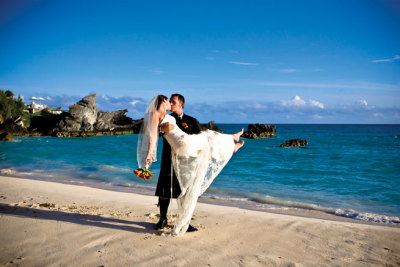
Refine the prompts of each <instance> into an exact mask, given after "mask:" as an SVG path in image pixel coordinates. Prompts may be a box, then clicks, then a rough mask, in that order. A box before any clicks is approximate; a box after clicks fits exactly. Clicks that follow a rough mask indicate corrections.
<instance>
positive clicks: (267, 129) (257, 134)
mask: <svg viewBox="0 0 400 267" xmlns="http://www.w3.org/2000/svg"><path fill="white" fill-rule="evenodd" d="M275 133H276V126H275V125H271V124H260V123H256V124H249V125H248V126H247V131H246V132H244V133H243V135H242V137H243V138H248V139H255V138H263V137H271V136H274V135H275Z"/></svg>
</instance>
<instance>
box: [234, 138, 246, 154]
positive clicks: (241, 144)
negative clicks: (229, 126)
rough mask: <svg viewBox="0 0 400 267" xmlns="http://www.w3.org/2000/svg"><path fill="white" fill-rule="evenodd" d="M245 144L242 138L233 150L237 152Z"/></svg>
mask: <svg viewBox="0 0 400 267" xmlns="http://www.w3.org/2000/svg"><path fill="white" fill-rule="evenodd" d="M243 145H244V141H243V140H242V141H241V142H240V143H235V149H234V150H233V152H234V153H235V152H237V151H238V150H239V148H241V147H242V146H243Z"/></svg>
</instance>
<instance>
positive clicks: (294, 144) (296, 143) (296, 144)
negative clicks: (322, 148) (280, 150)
mask: <svg viewBox="0 0 400 267" xmlns="http://www.w3.org/2000/svg"><path fill="white" fill-rule="evenodd" d="M305 145H308V142H307V140H302V139H290V140H287V141H286V142H285V143H283V144H282V145H280V147H301V146H305Z"/></svg>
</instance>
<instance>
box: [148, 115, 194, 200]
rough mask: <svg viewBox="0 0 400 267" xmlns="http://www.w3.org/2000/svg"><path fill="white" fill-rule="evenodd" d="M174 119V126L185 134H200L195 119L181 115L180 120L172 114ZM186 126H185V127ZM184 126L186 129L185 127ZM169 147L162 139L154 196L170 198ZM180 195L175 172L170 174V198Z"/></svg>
mask: <svg viewBox="0 0 400 267" xmlns="http://www.w3.org/2000/svg"><path fill="white" fill-rule="evenodd" d="M171 116H173V117H174V118H175V119H176V125H177V126H178V127H179V128H181V129H182V131H184V132H185V133H187V134H198V133H200V124H199V122H198V120H196V119H195V118H193V117H191V116H189V115H186V114H185V113H183V117H182V119H181V118H180V117H179V116H178V115H177V114H175V113H172V114H171ZM185 124H186V125H185ZM185 126H186V127H185ZM171 164H172V163H171V146H170V145H169V144H168V142H167V140H166V139H165V138H164V137H163V151H162V157H161V169H160V176H159V177H158V183H157V189H156V194H155V195H156V196H159V197H166V198H171ZM180 194H181V188H180V186H179V182H178V179H177V178H176V175H175V172H174V171H173V173H172V198H177V197H179V195H180Z"/></svg>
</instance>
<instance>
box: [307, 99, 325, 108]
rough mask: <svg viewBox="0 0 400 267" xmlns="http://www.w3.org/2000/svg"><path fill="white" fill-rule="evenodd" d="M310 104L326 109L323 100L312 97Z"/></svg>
mask: <svg viewBox="0 0 400 267" xmlns="http://www.w3.org/2000/svg"><path fill="white" fill-rule="evenodd" d="M310 106H312V107H317V108H320V109H324V108H325V107H324V104H322V103H321V102H318V101H316V100H312V99H310Z"/></svg>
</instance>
